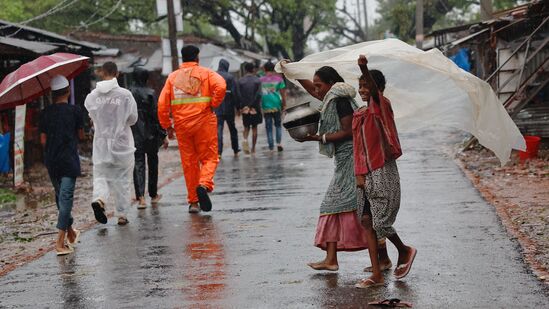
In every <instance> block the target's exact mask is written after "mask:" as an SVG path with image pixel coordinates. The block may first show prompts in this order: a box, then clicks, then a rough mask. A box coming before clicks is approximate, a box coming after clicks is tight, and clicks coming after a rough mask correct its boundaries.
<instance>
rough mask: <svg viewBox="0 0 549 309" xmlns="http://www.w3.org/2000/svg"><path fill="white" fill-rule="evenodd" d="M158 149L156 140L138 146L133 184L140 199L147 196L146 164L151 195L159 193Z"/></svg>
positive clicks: (154, 195)
mask: <svg viewBox="0 0 549 309" xmlns="http://www.w3.org/2000/svg"><path fill="white" fill-rule="evenodd" d="M158 149H159V147H158V143H157V141H156V140H152V141H146V142H145V143H143V145H140V147H136V151H135V167H134V169H133V185H134V187H135V195H136V197H137V198H138V199H139V198H140V197H142V196H145V170H146V169H147V168H146V166H145V165H147V166H148V169H149V196H150V197H151V198H152V197H156V195H157V194H158ZM145 157H146V158H147V162H146V164H145Z"/></svg>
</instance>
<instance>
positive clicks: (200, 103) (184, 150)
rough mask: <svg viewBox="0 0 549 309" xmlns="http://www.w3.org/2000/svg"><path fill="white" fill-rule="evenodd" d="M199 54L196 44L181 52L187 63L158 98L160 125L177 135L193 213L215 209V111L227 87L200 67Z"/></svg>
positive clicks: (169, 133)
mask: <svg viewBox="0 0 549 309" xmlns="http://www.w3.org/2000/svg"><path fill="white" fill-rule="evenodd" d="M199 52H200V50H199V49H198V48H197V47H196V46H193V45H187V46H185V47H183V48H182V49H181V55H182V58H183V64H181V66H180V67H179V69H178V70H177V71H175V72H172V73H171V74H170V75H169V76H168V79H167V80H166V84H165V85H164V88H163V89H162V92H161V93H160V97H159V99H158V120H159V121H160V125H161V126H162V127H163V128H164V129H166V130H167V131H168V136H169V137H170V138H172V139H173V135H174V131H175V134H176V136H177V142H178V144H179V153H180V155H181V162H182V165H183V173H184V174H185V183H186V185H187V199H188V202H189V204H190V205H189V212H190V213H197V212H200V209H202V210H203V211H210V210H211V209H212V202H211V201H210V198H209V196H208V192H212V190H213V189H214V182H213V178H214V174H215V169H216V168H217V164H218V162H219V159H218V152H217V118H216V116H215V113H214V112H213V109H214V108H216V107H218V106H219V105H220V104H221V102H222V101H223V98H224V97H225V88H226V84H225V80H224V79H223V77H221V76H220V75H219V74H217V73H216V72H214V71H212V70H210V69H207V68H205V67H201V66H199V65H198V54H199ZM170 112H171V115H172V117H173V127H172V120H171V119H170ZM174 128H175V129H174Z"/></svg>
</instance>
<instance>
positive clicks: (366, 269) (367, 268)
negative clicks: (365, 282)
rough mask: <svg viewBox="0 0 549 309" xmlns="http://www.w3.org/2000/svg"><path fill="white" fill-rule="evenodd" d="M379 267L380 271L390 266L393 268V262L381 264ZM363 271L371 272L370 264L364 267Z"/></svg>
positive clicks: (388, 268)
mask: <svg viewBox="0 0 549 309" xmlns="http://www.w3.org/2000/svg"><path fill="white" fill-rule="evenodd" d="M380 268H381V269H380V271H386V270H390V269H391V268H393V263H389V264H386V265H383V266H381V267H380ZM364 272H365V273H371V272H373V270H372V266H368V267H366V268H364Z"/></svg>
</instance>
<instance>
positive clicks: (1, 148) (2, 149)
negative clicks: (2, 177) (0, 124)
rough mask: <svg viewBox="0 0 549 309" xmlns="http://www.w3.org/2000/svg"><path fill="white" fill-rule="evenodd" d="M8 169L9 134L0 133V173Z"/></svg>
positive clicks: (6, 171)
mask: <svg viewBox="0 0 549 309" xmlns="http://www.w3.org/2000/svg"><path fill="white" fill-rule="evenodd" d="M9 171H10V134H9V133H6V134H0V173H8V172H9Z"/></svg>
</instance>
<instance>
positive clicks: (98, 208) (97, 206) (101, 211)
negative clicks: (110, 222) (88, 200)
mask: <svg viewBox="0 0 549 309" xmlns="http://www.w3.org/2000/svg"><path fill="white" fill-rule="evenodd" d="M92 208H93V214H94V215H95V220H97V222H99V223H103V224H107V216H106V215H105V208H104V207H103V202H102V201H101V200H97V201H95V202H93V203H92Z"/></svg>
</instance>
